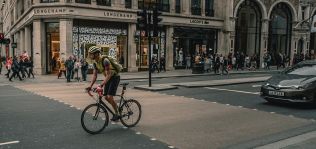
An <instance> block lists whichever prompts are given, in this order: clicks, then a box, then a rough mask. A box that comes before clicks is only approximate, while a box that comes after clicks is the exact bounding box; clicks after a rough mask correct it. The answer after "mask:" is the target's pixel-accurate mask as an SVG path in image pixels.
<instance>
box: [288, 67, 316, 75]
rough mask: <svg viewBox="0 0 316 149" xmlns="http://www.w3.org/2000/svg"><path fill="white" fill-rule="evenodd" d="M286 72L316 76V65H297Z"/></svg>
mask: <svg viewBox="0 0 316 149" xmlns="http://www.w3.org/2000/svg"><path fill="white" fill-rule="evenodd" d="M285 73H286V74H292V75H301V76H316V65H311V64H309V65H306V64H305V65H296V66H294V67H293V68H290V69H289V70H287V71H285Z"/></svg>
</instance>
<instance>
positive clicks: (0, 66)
mask: <svg viewBox="0 0 316 149" xmlns="http://www.w3.org/2000/svg"><path fill="white" fill-rule="evenodd" d="M1 71H2V56H1V54H0V74H1Z"/></svg>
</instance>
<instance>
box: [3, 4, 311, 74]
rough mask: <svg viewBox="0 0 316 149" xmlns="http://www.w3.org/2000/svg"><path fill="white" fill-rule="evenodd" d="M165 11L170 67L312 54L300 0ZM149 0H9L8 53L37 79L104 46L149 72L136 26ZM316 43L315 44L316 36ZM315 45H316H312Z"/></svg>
mask: <svg viewBox="0 0 316 149" xmlns="http://www.w3.org/2000/svg"><path fill="white" fill-rule="evenodd" d="M158 1H159V2H160V7H159V10H160V11H162V17H161V18H162V19H163V20H162V22H161V23H160V25H161V27H160V30H159V37H158V38H156V39H155V40H154V42H153V43H154V44H153V45H151V46H152V48H153V52H152V53H153V56H156V57H158V58H160V57H165V60H166V67H167V69H168V70H172V69H174V68H179V67H180V68H181V67H182V66H184V65H185V57H187V56H193V55H196V54H198V53H205V54H214V53H220V54H223V55H227V54H229V53H234V52H237V51H240V52H244V53H246V54H249V55H251V54H259V55H260V57H262V55H263V53H264V52H266V51H268V52H270V53H271V54H275V53H278V52H282V53H285V54H287V55H289V56H291V57H293V54H294V53H295V52H306V51H308V49H310V47H312V46H310V40H311V35H310V33H309V31H308V29H307V28H306V27H304V26H302V25H300V26H297V24H298V23H299V22H300V21H301V20H304V19H306V18H308V16H310V14H311V13H314V12H315V9H314V8H313V7H311V5H307V4H306V5H304V6H302V4H301V3H300V2H299V0H225V1H223V0H158ZM142 7H143V0H137V1H136V0H6V1H5V3H4V5H3V9H2V14H3V16H2V18H3V33H4V35H5V37H6V38H10V39H11V42H12V43H16V44H17V47H16V48H15V47H12V44H9V45H3V46H2V47H3V49H6V50H2V51H1V52H2V53H4V54H7V55H10V56H12V55H19V54H20V53H21V52H22V51H23V50H26V51H27V52H28V53H29V55H31V57H32V59H33V60H34V65H35V67H34V69H35V71H36V72H37V73H38V74H47V73H53V72H54V71H56V70H57V69H58V66H57V65H56V64H55V63H56V62H57V61H59V60H61V59H66V58H68V57H69V56H70V55H74V56H76V57H78V58H86V57H87V47H89V46H91V45H97V46H100V47H102V49H103V51H104V52H105V53H107V54H110V55H111V56H114V57H116V58H117V59H118V60H119V61H120V62H121V63H122V64H123V66H124V68H125V70H126V71H138V70H142V69H148V64H149V60H148V59H149V55H148V53H149V51H148V50H149V49H150V46H149V45H148V41H147V40H146V38H145V37H144V36H143V35H144V33H143V32H142V31H139V30H138V27H137V21H136V20H137V11H139V9H141V8H142ZM313 39H315V38H314V37H313ZM313 47H316V46H313Z"/></svg>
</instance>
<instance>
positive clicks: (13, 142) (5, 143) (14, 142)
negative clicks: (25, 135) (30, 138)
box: [0, 141, 20, 146]
mask: <svg viewBox="0 0 316 149" xmlns="http://www.w3.org/2000/svg"><path fill="white" fill-rule="evenodd" d="M16 143H20V141H11V142H4V143H0V146H1V145H8V144H16Z"/></svg>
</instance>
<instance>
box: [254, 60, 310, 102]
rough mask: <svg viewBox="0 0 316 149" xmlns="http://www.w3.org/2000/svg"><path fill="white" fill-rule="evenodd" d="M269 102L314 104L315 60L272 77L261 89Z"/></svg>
mask: <svg viewBox="0 0 316 149" xmlns="http://www.w3.org/2000/svg"><path fill="white" fill-rule="evenodd" d="M260 95H261V97H263V98H264V99H266V100H267V101H269V102H290V103H313V104H316V60H312V61H304V62H301V63H298V64H297V65H294V66H293V67H291V68H288V69H286V70H284V71H283V72H281V73H279V74H277V75H274V76H272V77H271V78H270V79H269V80H267V82H266V84H265V85H263V86H262V87H261V91H260Z"/></svg>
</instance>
